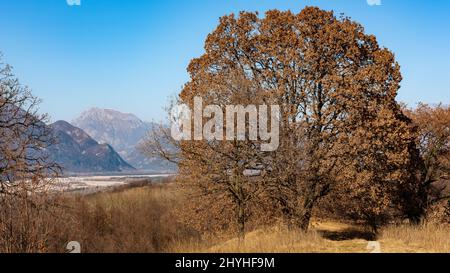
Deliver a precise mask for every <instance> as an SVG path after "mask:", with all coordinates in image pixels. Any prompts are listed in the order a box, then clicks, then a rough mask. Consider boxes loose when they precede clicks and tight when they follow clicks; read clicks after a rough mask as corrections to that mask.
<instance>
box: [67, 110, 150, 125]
mask: <svg viewBox="0 0 450 273" xmlns="http://www.w3.org/2000/svg"><path fill="white" fill-rule="evenodd" d="M85 120H97V121H115V122H117V121H125V122H135V123H144V122H143V121H142V120H140V119H139V118H138V117H137V116H135V115H133V114H130V113H122V112H119V111H117V110H113V109H102V108H98V107H93V108H90V109H88V110H86V111H84V112H82V113H81V115H80V116H79V117H78V118H77V119H75V120H74V123H77V122H83V121H85Z"/></svg>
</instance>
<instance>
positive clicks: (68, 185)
mask: <svg viewBox="0 0 450 273" xmlns="http://www.w3.org/2000/svg"><path fill="white" fill-rule="evenodd" d="M169 176H171V174H142V175H141V174H130V175H104V176H102V175H95V176H70V177H64V178H58V179H56V181H55V183H54V186H53V187H54V189H55V190H57V191H76V192H83V191H84V192H86V193H92V192H97V191H103V190H105V189H111V188H114V187H119V186H125V185H130V184H135V183H140V184H143V183H144V184H145V182H148V183H150V182H156V181H157V180H158V179H162V178H165V177H169Z"/></svg>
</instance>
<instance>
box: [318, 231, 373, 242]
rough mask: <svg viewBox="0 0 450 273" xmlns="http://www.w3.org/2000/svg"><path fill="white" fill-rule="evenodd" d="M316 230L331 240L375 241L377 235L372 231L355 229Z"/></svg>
mask: <svg viewBox="0 0 450 273" xmlns="http://www.w3.org/2000/svg"><path fill="white" fill-rule="evenodd" d="M318 232H319V234H320V235H321V236H322V237H323V238H325V239H328V240H331V241H346V240H354V239H363V240H366V241H375V240H376V237H377V236H376V235H375V234H374V233H373V232H370V231H362V230H357V229H344V230H339V231H329V230H318Z"/></svg>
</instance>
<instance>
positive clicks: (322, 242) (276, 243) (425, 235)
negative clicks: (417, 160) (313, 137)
mask: <svg viewBox="0 0 450 273" xmlns="http://www.w3.org/2000/svg"><path fill="white" fill-rule="evenodd" d="M371 236H372V235H371V234H370V233H369V232H366V231H365V230H364V229H363V228H361V227H358V226H352V225H348V224H343V223H336V222H320V223H319V222H315V223H314V224H312V226H311V231H310V232H308V233H307V234H304V233H302V232H298V231H293V230H289V229H287V228H285V227H283V226H277V227H273V228H269V229H264V230H257V231H253V232H249V233H248V234H247V235H246V239H245V243H244V244H242V245H239V242H238V240H237V239H231V240H227V241H223V242H217V243H215V244H213V243H212V242H211V241H209V240H207V241H208V242H207V243H203V244H202V243H199V242H194V243H193V242H188V243H186V242H185V243H184V244H183V243H180V244H177V245H175V246H174V248H173V249H172V250H173V251H174V252H189V253H192V252H194V253H208V252H213V253H367V252H368V250H367V244H368V242H369V241H370V240H374V238H372V237H371ZM378 240H379V242H380V244H381V250H382V252H385V253H417V252H419V253H436V252H447V253H448V252H450V227H449V226H431V225H425V226H422V227H412V226H398V227H394V226H393V227H388V228H386V229H384V230H383V232H382V235H381V236H380V237H379V238H378ZM212 244H213V245H212Z"/></svg>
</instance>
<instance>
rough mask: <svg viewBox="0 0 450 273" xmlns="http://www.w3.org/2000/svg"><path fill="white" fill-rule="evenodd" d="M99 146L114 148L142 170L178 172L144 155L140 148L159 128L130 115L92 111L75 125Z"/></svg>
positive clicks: (160, 161)
mask: <svg viewBox="0 0 450 273" xmlns="http://www.w3.org/2000/svg"><path fill="white" fill-rule="evenodd" d="M71 123H72V124H73V125H74V126H77V127H79V128H81V129H82V130H84V131H85V132H86V133H87V134H88V135H90V136H91V137H92V138H93V139H95V140H97V141H98V142H99V143H107V144H109V145H111V146H112V147H113V148H114V149H115V150H116V151H117V153H118V154H119V155H120V156H121V157H122V158H123V159H124V160H125V161H127V162H128V163H129V164H131V165H132V166H133V167H135V168H136V169H139V170H149V171H167V170H174V165H173V164H170V163H167V162H165V161H162V160H158V159H152V158H148V157H146V156H144V155H143V154H142V153H141V152H140V150H139V148H138V146H139V144H140V143H142V141H143V140H144V138H145V137H146V136H147V135H148V134H149V133H151V130H152V128H153V127H154V126H155V124H154V123H152V122H145V121H142V120H141V119H139V118H138V117H137V116H135V115H133V114H129V113H121V112H119V111H116V110H111V109H100V108H91V109H89V110H87V111H84V112H83V113H81V115H80V116H79V117H78V118H76V119H75V120H73V121H72V122H71Z"/></svg>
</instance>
